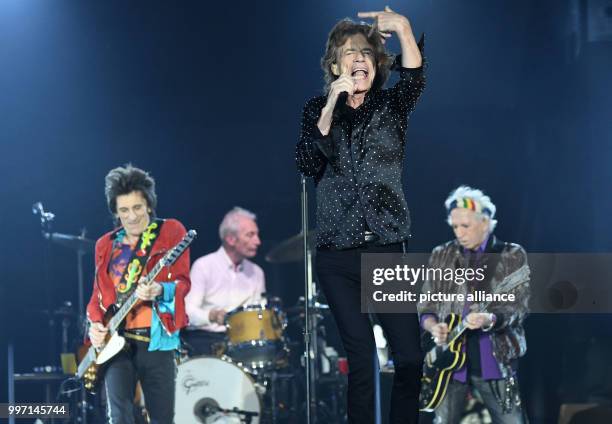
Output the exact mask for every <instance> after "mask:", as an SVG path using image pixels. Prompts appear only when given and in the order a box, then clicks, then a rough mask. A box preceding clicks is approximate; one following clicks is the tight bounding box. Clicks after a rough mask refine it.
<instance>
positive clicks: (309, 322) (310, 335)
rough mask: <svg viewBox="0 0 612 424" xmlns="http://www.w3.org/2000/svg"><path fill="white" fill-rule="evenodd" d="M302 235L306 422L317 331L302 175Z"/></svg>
mask: <svg viewBox="0 0 612 424" xmlns="http://www.w3.org/2000/svg"><path fill="white" fill-rule="evenodd" d="M301 183H302V202H301V203H302V205H301V206H302V237H303V248H304V359H305V364H304V365H305V366H304V368H305V370H306V424H316V422H317V399H316V362H315V360H316V358H317V355H316V349H317V331H316V327H314V325H313V324H314V323H313V319H312V317H311V310H310V308H311V307H312V305H313V302H314V301H315V298H314V283H313V280H312V252H311V251H310V245H309V243H308V190H307V187H306V177H304V176H303V175H302V181H301Z"/></svg>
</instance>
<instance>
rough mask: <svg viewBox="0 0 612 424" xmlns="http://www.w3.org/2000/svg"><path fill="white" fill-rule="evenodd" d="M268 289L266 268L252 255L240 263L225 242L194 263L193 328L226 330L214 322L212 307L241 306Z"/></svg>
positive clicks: (188, 306)
mask: <svg viewBox="0 0 612 424" xmlns="http://www.w3.org/2000/svg"><path fill="white" fill-rule="evenodd" d="M265 291H266V283H265V280H264V273H263V271H262V269H261V268H260V267H259V266H258V265H256V264H254V263H253V262H251V261H249V260H248V259H244V260H243V261H242V262H241V263H240V265H238V266H237V267H236V266H235V265H234V263H233V262H232V260H231V259H230V258H229V256H228V255H227V253H226V252H225V249H224V248H223V246H221V247H220V248H219V249H218V250H217V251H216V252H213V253H210V254H208V255H206V256H202V257H201V258H199V259H198V260H196V261H195V262H194V263H193V265H192V266H191V290H190V291H189V293H188V294H187V296H186V297H185V306H186V309H187V315H188V316H189V328H191V329H200V330H206V331H213V332H222V331H225V326H224V325H219V324H217V323H211V322H210V320H209V319H208V314H209V313H210V311H211V310H212V309H223V310H224V311H226V312H229V311H231V310H233V309H236V308H238V307H239V306H243V305H249V304H252V303H259V302H260V300H261V294H262V293H264V292H265Z"/></svg>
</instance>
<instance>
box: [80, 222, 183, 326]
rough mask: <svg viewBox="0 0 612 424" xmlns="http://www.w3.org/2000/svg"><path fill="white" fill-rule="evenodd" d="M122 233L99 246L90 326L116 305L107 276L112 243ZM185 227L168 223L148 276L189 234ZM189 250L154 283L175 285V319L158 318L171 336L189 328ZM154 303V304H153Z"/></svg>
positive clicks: (111, 234) (110, 235)
mask: <svg viewBox="0 0 612 424" xmlns="http://www.w3.org/2000/svg"><path fill="white" fill-rule="evenodd" d="M118 231H119V229H115V230H113V231H110V232H108V233H106V234H104V235H103V236H102V237H100V238H99V239H98V241H97V242H96V253H95V264H96V271H95V276H94V284H93V293H92V294H91V299H90V300H89V304H88V305H87V317H88V319H89V320H90V321H91V322H102V320H103V318H104V314H105V312H106V310H107V309H108V308H109V307H110V306H111V305H112V304H113V303H115V299H116V293H115V286H114V284H113V282H112V280H111V279H110V277H109V275H108V266H109V262H110V258H111V249H112V247H113V240H114V238H115V236H116V234H117V232H118ZM186 232H187V231H186V230H185V227H184V226H183V224H181V223H180V222H179V221H177V220H176V219H166V220H165V221H164V224H163V225H162V228H161V231H160V234H159V236H158V237H157V239H156V241H155V244H154V245H153V249H152V251H151V254H150V255H149V260H148V262H147V265H146V272H149V271H150V270H151V269H152V268H153V267H154V266H155V264H156V263H157V262H158V261H159V260H160V259H161V258H162V257H163V255H164V254H165V253H166V251H168V250H169V249H171V248H172V247H174V246H175V245H176V244H177V243H178V242H179V241H181V239H182V238H183V236H184V235H185V234H186ZM189 263H190V262H189V249H187V250H186V251H185V252H184V253H183V254H182V255H181V256H180V257H179V258H178V259H177V261H176V262H175V263H174V265H172V266H170V267H164V268H162V270H161V272H160V273H159V274H158V275H157V278H156V279H155V281H158V282H176V287H175V294H174V307H175V311H174V316H172V315H171V314H158V315H159V317H160V319H161V321H162V324H163V325H164V327H165V328H166V330H167V331H169V332H175V331H176V330H179V329H181V328H183V327H185V326H186V325H187V322H188V321H187V314H186V313H185V295H186V294H187V293H188V292H189V288H190V287H191V280H190V279H189ZM154 303H155V302H154Z"/></svg>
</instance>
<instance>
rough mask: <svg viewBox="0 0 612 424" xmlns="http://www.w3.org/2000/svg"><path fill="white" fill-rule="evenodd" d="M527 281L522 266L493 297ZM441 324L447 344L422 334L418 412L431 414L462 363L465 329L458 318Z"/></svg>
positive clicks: (454, 317)
mask: <svg viewBox="0 0 612 424" xmlns="http://www.w3.org/2000/svg"><path fill="white" fill-rule="evenodd" d="M528 278H529V268H528V267H527V266H526V265H525V266H522V267H521V268H519V269H518V270H516V271H514V272H513V273H512V274H510V275H508V276H507V277H506V278H504V280H503V281H502V282H501V283H500V284H499V285H498V286H497V287H496V288H495V290H494V291H493V293H494V294H499V293H507V292H510V291H512V290H514V289H515V288H517V287H519V286H520V285H522V284H524V283H526V282H527V281H529V280H528ZM490 304H491V302H485V303H484V304H482V305H481V307H480V308H479V309H478V310H476V311H474V312H485V311H486V309H487V308H488V307H489V305H490ZM445 322H446V323H447V324H448V329H449V333H448V337H447V342H446V343H445V344H443V345H436V344H435V343H434V341H433V340H432V339H431V337H429V336H428V333H426V337H427V339H428V341H427V342H426V343H425V344H426V345H427V346H426V347H425V350H426V351H427V353H426V354H425V360H424V362H423V377H422V378H421V394H420V397H419V409H420V410H421V411H426V412H432V411H434V410H435V409H436V408H437V407H438V406H439V405H440V403H442V400H443V399H444V396H445V395H446V389H447V388H448V384H449V382H450V380H451V378H452V376H453V373H454V372H455V371H457V370H458V369H460V368H461V367H463V365H464V364H465V361H466V355H465V352H462V347H463V343H464V340H463V337H461V336H462V335H463V333H464V332H465V330H467V326H466V323H465V321H463V320H462V317H461V315H458V314H449V315H448V316H447V317H446V319H445Z"/></svg>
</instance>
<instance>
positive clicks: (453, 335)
mask: <svg viewBox="0 0 612 424" xmlns="http://www.w3.org/2000/svg"><path fill="white" fill-rule="evenodd" d="M490 304H491V302H486V303H484V304H483V305H482V307H481V308H479V309H478V310H477V311H472V312H485V311H486V310H487V308H488V307H489V305H490ZM467 329H468V328H467V326H466V325H465V322H464V321H463V319H462V320H461V322H460V323H459V324H457V326H456V327H455V328H453V330H452V331H451V332H450V333H448V344H450V343H452V342H454V341H455V340H456V339H458V338H459V337H461V335H462V334H463V333H464V332H465V330H467Z"/></svg>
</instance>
